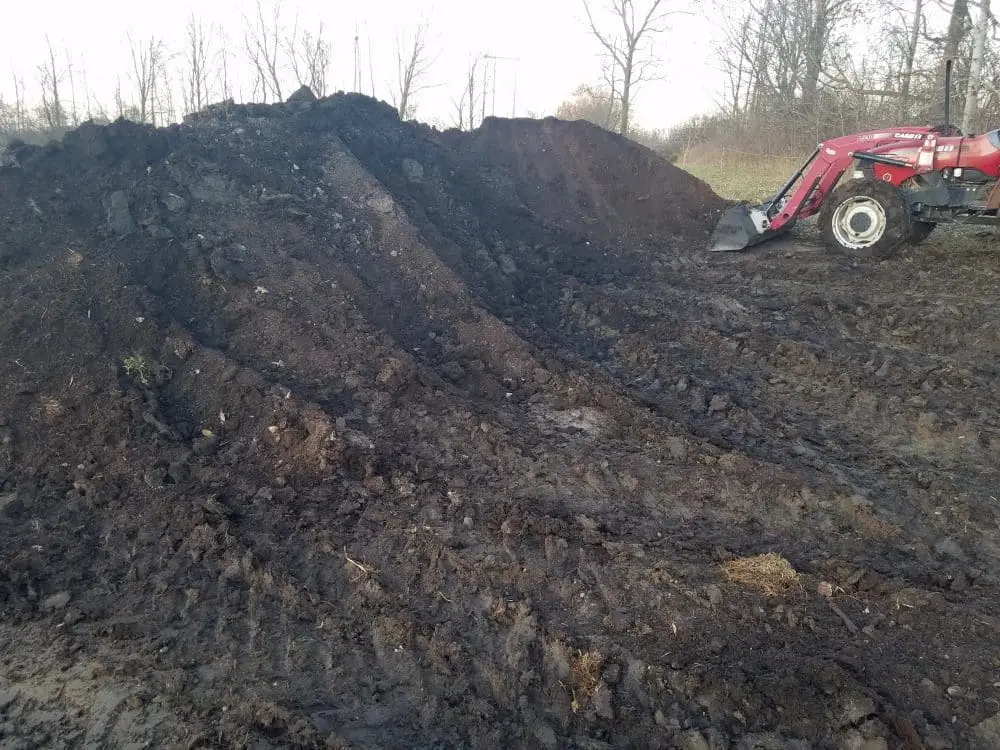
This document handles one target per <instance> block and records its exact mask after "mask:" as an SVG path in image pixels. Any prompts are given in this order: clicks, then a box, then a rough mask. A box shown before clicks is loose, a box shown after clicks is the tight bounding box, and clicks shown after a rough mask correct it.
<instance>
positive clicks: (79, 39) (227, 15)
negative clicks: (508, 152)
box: [0, 0, 735, 128]
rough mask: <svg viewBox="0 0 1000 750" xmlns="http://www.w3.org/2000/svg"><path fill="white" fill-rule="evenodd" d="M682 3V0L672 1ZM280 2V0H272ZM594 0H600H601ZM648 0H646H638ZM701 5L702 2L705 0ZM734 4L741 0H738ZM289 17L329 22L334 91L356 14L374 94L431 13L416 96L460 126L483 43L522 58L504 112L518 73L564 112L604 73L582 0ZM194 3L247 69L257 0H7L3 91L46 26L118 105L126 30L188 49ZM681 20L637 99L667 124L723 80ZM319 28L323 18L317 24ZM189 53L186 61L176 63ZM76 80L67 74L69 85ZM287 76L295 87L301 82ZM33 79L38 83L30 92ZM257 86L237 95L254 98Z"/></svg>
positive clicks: (125, 67) (423, 2) (350, 69)
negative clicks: (427, 85)
mask: <svg viewBox="0 0 1000 750" xmlns="http://www.w3.org/2000/svg"><path fill="white" fill-rule="evenodd" d="M670 1H671V2H674V3H677V2H679V1H680V0H670ZM264 2H265V8H270V7H271V5H270V4H271V3H272V2H274V0H264ZM594 2H595V5H597V4H599V3H600V2H601V0H594ZM637 4H641V3H637ZM695 4H700V3H699V2H698V0H695ZM734 4H735V0H734ZM281 7H282V14H283V15H282V18H283V20H284V21H286V22H287V23H288V25H289V27H290V26H291V24H292V22H293V21H294V18H295V15H296V12H297V11H298V13H299V14H300V28H301V26H302V25H303V24H307V23H309V22H310V21H312V22H313V24H315V22H318V21H323V23H324V28H325V30H326V33H327V36H328V38H329V39H330V40H331V41H332V42H333V46H334V64H333V70H332V83H333V85H332V87H331V90H333V91H335V90H337V89H344V90H349V89H350V88H351V86H352V81H353V78H354V63H353V60H354V50H353V38H354V30H355V25H357V26H358V28H359V31H360V35H361V39H362V47H363V50H362V54H363V55H364V57H365V60H366V61H365V62H364V63H363V65H364V67H365V93H368V94H370V93H371V91H370V84H369V83H368V79H369V76H368V72H367V67H368V65H367V56H368V49H367V38H370V39H371V43H372V48H373V55H372V57H373V60H374V68H375V88H376V96H377V97H378V98H379V99H384V100H386V101H391V98H390V94H389V86H390V82H391V81H394V71H395V38H396V34H397V33H399V32H403V33H406V32H407V31H408V30H410V29H412V28H414V27H415V26H416V24H417V23H418V21H419V19H420V18H421V17H427V18H428V19H429V21H430V24H431V32H432V34H433V35H434V38H435V42H436V45H435V46H436V47H438V49H439V50H440V54H439V56H438V57H437V62H436V64H435V66H434V68H433V70H432V73H431V77H432V79H433V82H434V83H436V84H438V87H437V88H434V89H432V90H428V91H425V92H423V93H421V94H420V95H419V96H418V98H417V108H418V109H417V118H418V119H420V120H423V121H425V122H429V123H432V124H439V125H451V124H452V123H451V121H452V115H453V111H454V107H453V104H452V99H453V98H457V97H458V96H459V95H460V92H461V88H462V77H463V75H464V72H465V70H466V68H467V66H468V60H469V58H470V56H471V55H473V54H475V53H479V52H485V53H489V54H493V55H497V56H503V57H513V58H518V60H517V61H509V62H504V61H499V62H498V63H497V79H498V80H497V86H496V88H497V91H496V114H497V115H501V116H509V115H510V114H511V107H512V104H513V101H514V97H513V93H514V81H515V76H516V90H517V100H516V104H517V108H516V114H517V115H518V116H526V115H527V116H544V115H548V114H552V113H554V110H555V108H556V107H557V106H558V104H559V103H560V102H561V101H563V100H565V99H567V98H569V96H570V93H571V92H572V90H573V89H574V88H575V87H576V86H577V85H579V84H581V83H588V82H596V81H597V80H598V79H599V78H600V68H599V60H598V51H599V50H598V46H597V42H596V40H595V39H594V38H593V37H592V36H591V35H590V33H589V30H588V28H587V26H586V23H585V21H586V17H585V15H584V12H583V5H582V2H581V0H281ZM192 12H194V13H195V14H196V15H197V17H198V18H199V19H201V20H202V22H203V23H204V24H205V25H206V26H208V25H209V24H213V23H214V24H216V25H217V26H218V27H224V28H225V29H226V30H227V33H228V35H229V40H230V43H229V50H230V52H231V53H232V54H233V56H234V60H233V64H232V67H233V68H239V69H241V72H245V68H246V65H247V63H246V62H245V58H244V57H243V56H242V40H243V22H242V14H244V13H245V14H247V15H248V16H253V14H254V13H255V3H254V2H247V1H246V0H244V1H240V0H201V1H200V2H198V1H196V0H170V1H169V2H142V1H141V0H140V1H137V0H89V2H88V1H87V0H44V1H43V2H36V3H30V2H25V1H24V0H17V1H16V2H11V3H8V4H7V6H6V7H5V8H4V10H3V13H2V20H0V94H2V95H4V97H5V98H6V99H8V100H9V99H10V97H11V94H12V92H13V85H12V74H13V72H14V71H16V72H17V73H18V74H19V75H21V76H23V78H24V79H25V83H26V84H27V87H28V89H29V98H30V99H35V98H37V95H36V94H35V92H36V91H37V81H38V74H37V66H38V64H39V63H40V62H41V61H42V60H43V59H44V56H45V54H46V47H45V35H46V34H48V35H49V38H50V39H51V41H52V43H53V46H54V47H55V48H56V50H57V52H59V53H60V54H62V55H63V56H65V54H66V51H67V50H68V52H69V55H70V56H71V57H72V58H73V60H74V62H75V66H76V70H77V73H76V74H75V77H74V83H75V87H76V92H77V100H78V102H82V100H83V94H82V88H83V86H82V82H81V78H82V75H81V72H80V71H81V70H83V69H85V70H86V78H87V85H88V87H89V89H90V90H91V92H92V94H93V96H94V97H95V98H97V99H99V100H101V101H102V102H104V103H106V105H108V106H109V107H110V104H111V102H112V92H113V90H114V85H115V78H116V76H119V75H120V76H121V81H122V87H123V89H128V88H129V86H130V78H129V77H128V73H129V70H130V65H131V63H130V57H129V49H128V42H127V39H126V35H127V34H128V33H131V34H132V35H133V37H134V38H137V39H138V38H146V37H148V36H150V35H153V34H155V35H157V36H158V37H160V38H162V39H164V41H165V42H166V44H167V46H168V48H169V49H170V51H172V52H175V53H180V51H181V50H182V48H183V39H184V27H185V24H186V22H187V19H188V17H189V15H190V13H192ZM672 25H673V27H674V30H673V31H671V32H669V33H667V34H665V35H663V36H661V37H659V38H658V41H657V51H658V53H659V55H660V56H661V57H662V58H664V60H665V63H664V65H663V66H662V68H661V72H662V74H663V76H664V78H665V80H664V81H663V82H654V83H646V84H643V87H642V88H641V89H640V91H639V94H638V95H637V99H636V104H635V118H634V119H635V120H636V121H638V122H639V123H640V124H642V125H644V126H646V127H652V128H666V127H669V126H671V125H674V124H677V123H678V122H681V121H683V120H685V119H687V118H688V117H690V116H692V115H695V114H698V113H702V112H707V111H709V110H711V109H713V107H714V105H715V101H716V97H717V96H718V94H719V92H720V91H721V86H722V79H721V76H720V74H719V73H718V72H717V71H716V69H715V67H716V63H715V60H714V55H713V52H712V42H713V38H712V26H711V24H710V23H709V22H708V21H707V20H706V19H705V18H703V17H697V16H695V17H684V16H678V17H675V18H674V19H673V21H672ZM313 28H315V26H314V25H313ZM175 64H177V65H178V66H179V65H180V64H181V61H180V60H177V61H176V63H175ZM66 86H67V84H64V89H65V88H66ZM293 88H294V87H293V86H292V85H291V81H289V85H288V90H287V91H283V93H284V94H285V95H286V96H287V95H288V94H289V93H291V91H292V90H293ZM32 89H34V91H32ZM249 95H250V92H249V89H246V88H245V89H244V91H243V92H242V94H241V92H240V91H239V90H237V91H236V98H237V99H241V98H249Z"/></svg>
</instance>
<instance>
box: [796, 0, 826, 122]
mask: <svg viewBox="0 0 1000 750" xmlns="http://www.w3.org/2000/svg"><path fill="white" fill-rule="evenodd" d="M811 20H812V23H811V24H810V25H809V35H808V38H807V45H808V46H807V47H806V50H805V52H806V65H805V75H804V77H803V80H802V101H803V103H804V104H806V105H807V106H811V105H813V104H814V103H815V102H816V92H817V90H818V89H819V74H820V72H821V71H822V68H823V57H824V56H825V55H826V43H827V39H828V37H829V29H828V23H829V19H828V18H827V0H813V13H812V19H811Z"/></svg>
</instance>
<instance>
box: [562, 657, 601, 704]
mask: <svg viewBox="0 0 1000 750" xmlns="http://www.w3.org/2000/svg"><path fill="white" fill-rule="evenodd" d="M603 665H604V656H603V655H602V654H601V653H600V652H599V651H586V652H584V651H578V652H577V655H576V656H575V657H574V658H573V662H572V664H570V675H571V677H572V680H573V685H572V694H573V703H572V708H573V711H578V710H579V709H580V704H581V700H587V699H589V698H590V697H591V696H593V695H594V692H595V691H596V690H597V688H598V686H599V685H600V684H601V667H602V666H603Z"/></svg>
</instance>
